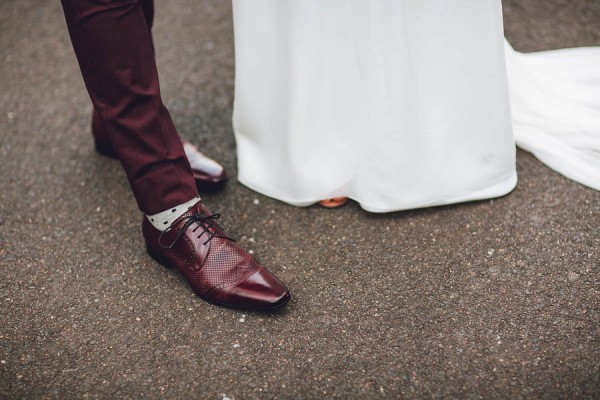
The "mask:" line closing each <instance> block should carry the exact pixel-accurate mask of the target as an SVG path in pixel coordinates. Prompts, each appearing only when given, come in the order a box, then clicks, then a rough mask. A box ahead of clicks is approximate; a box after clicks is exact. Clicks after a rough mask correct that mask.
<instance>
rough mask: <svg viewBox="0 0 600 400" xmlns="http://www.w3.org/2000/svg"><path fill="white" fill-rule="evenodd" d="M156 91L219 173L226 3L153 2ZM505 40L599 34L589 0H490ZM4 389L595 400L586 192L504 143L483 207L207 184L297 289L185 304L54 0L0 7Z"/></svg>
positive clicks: (596, 248) (43, 393)
mask: <svg viewBox="0 0 600 400" xmlns="http://www.w3.org/2000/svg"><path fill="white" fill-rule="evenodd" d="M156 17H157V18H156V26H155V29H154V34H155V39H156V49H157V57H158V64H159V70H160V76H161V84H162V88H163V96H164V100H165V102H166V104H167V106H168V108H169V109H170V111H171V113H172V116H173V118H174V120H175V123H176V125H177V126H178V127H179V130H180V133H181V135H182V136H183V137H185V138H188V139H190V140H192V141H193V142H194V143H196V144H197V145H199V146H200V147H201V148H202V149H204V150H205V151H206V152H207V153H208V154H210V155H211V156H213V157H214V158H216V159H218V160H220V161H222V162H223V163H224V165H225V166H226V168H227V169H228V170H229V171H230V172H231V175H233V176H235V174H236V163H235V143H234V139H233V135H232V128H231V121H230V120H231V111H232V100H233V78H234V58H233V44H232V39H233V32H232V20H231V5H230V2H228V1H223V0H211V1H208V0H205V1H194V0H169V1H166V0H161V1H158V2H157V14H156ZM505 22H506V34H507V37H508V38H509V39H510V41H511V42H512V43H513V45H514V46H515V48H516V49H517V50H521V51H533V50H543V49H552V48H561V47H573V46H584V45H600V1H596V0H510V1H505ZM0 29H1V33H2V35H1V36H0V60H1V63H0V86H1V90H0V121H1V128H0V129H1V131H0V135H1V136H0V138H1V142H0V166H1V173H0V310H1V311H0V312H1V318H2V320H1V323H0V398H60V399H64V398H87V397H89V398H133V399H137V398H206V399H215V400H221V399H225V398H230V399H238V400H239V399H252V398H261V399H262V398H283V399H285V398H295V399H299V398H306V399H311V398H361V399H373V398H414V397H458V398H464V397H470V398H477V397H481V398H530V397H535V398H594V397H596V398H597V397H598V396H599V387H600V344H599V340H600V315H599V313H600V297H599V292H598V290H599V283H600V263H599V256H600V228H599V227H600V193H598V192H595V191H593V190H590V189H587V188H585V187H583V186H581V185H579V184H577V183H575V182H572V181H570V180H568V179H565V178H564V177H562V176H560V175H559V174H557V173H555V172H553V171H551V170H550V169H548V168H546V167H545V166H544V165H542V164H541V163H540V162H539V161H537V160H536V159H535V158H534V157H532V156H531V155H530V154H528V153H525V152H523V151H519V152H518V172H519V179H520V180H519V184H518V186H517V188H516V190H515V191H514V192H513V193H511V194H510V195H508V196H506V197H503V198H500V199H496V200H493V201H482V202H474V203H468V204H462V205H456V206H448V207H439V208H434V209H424V210H415V211H408V212H399V213H391V214H384V215H374V214H369V213H366V212H364V211H362V210H361V209H360V208H359V207H357V206H356V204H352V203H351V204H349V205H347V206H345V207H343V208H341V209H337V210H327V209H323V208H319V207H318V206H314V207H309V208H303V209H301V208H293V207H290V206H287V205H285V204H282V203H280V202H277V201H275V200H272V199H269V198H266V197H263V196H260V195H258V194H256V193H254V192H252V191H250V190H249V189H247V188H245V187H243V186H241V185H240V184H239V183H237V182H236V180H235V178H234V179H232V180H231V181H230V182H229V183H228V185H227V186H226V187H225V189H224V190H223V191H221V192H218V193H215V194H210V195H206V196H204V198H205V201H206V203H207V204H208V205H209V207H210V208H211V209H213V210H218V211H219V212H221V213H222V214H223V215H224V219H225V221H224V224H225V226H226V227H227V228H228V229H229V230H230V231H232V232H233V233H235V234H236V235H237V237H238V238H239V239H240V241H241V243H242V244H243V245H244V246H245V247H246V248H248V249H251V250H253V251H254V254H255V255H256V256H257V257H258V259H259V260H261V261H262V262H263V263H264V264H266V265H267V266H268V267H269V268H270V269H271V270H272V271H274V272H275V273H276V274H277V275H278V276H280V277H281V278H282V279H283V280H284V281H285V282H287V283H288V285H289V287H290V288H291V290H292V292H293V294H294V299H293V300H292V302H291V303H290V304H289V306H288V307H287V308H286V309H285V310H283V311H281V312H279V313H274V314H259V313H242V312H239V311H234V310H228V309H225V308H220V307H216V306H212V305H209V304H207V303H205V302H203V301H201V300H199V299H198V298H197V297H195V296H194V295H193V293H192V291H191V290H190V288H189V287H188V286H187V284H186V283H185V281H184V280H183V279H182V277H181V276H180V275H179V274H177V273H175V272H173V271H169V270H166V269H165V268H163V267H161V266H159V265H158V264H156V263H155V262H154V261H153V260H152V259H151V258H150V257H148V256H147V255H146V253H145V250H144V245H143V241H142V237H141V234H140V221H141V215H140V213H139V212H138V210H137V208H136V204H135V201H134V199H133V197H132V195H131V193H130V190H129V187H128V185H127V181H126V178H125V175H124V174H123V172H122V170H121V167H120V166H119V164H118V162H116V161H113V160H109V159H107V158H104V157H102V156H99V155H97V154H96V153H95V152H94V151H93V149H92V141H91V136H90V132H89V122H90V111H91V106H90V101H89V99H88V97H87V93H86V91H85V89H84V86H83V81H82V79H81V76H80V73H79V70H78V66H77V63H76V60H75V56H74V54H73V50H72V48H71V44H70V42H69V39H68V36H67V30H66V26H65V23H64V18H63V16H62V11H61V8H60V3H59V2H58V1H40V0H37V1H34V0H19V1H3V2H0Z"/></svg>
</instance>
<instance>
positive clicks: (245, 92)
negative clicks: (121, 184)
mask: <svg viewBox="0 0 600 400" xmlns="http://www.w3.org/2000/svg"><path fill="white" fill-rule="evenodd" d="M233 11H234V29H235V52H236V86H235V104H234V116H233V124H234V131H235V137H236V142H237V149H238V166H239V180H240V182H241V183H243V184H245V185H246V186H248V187H250V188H252V189H254V190H256V191H258V192H260V193H263V194H265V195H267V196H270V197H273V198H276V199H279V200H282V201H284V202H287V203H290V204H293V205H299V206H303V205H309V204H313V203H315V202H317V201H319V200H321V199H327V198H332V197H338V196H348V197H350V198H352V199H354V200H356V201H357V202H359V203H360V205H361V206H362V207H363V208H364V209H366V210H368V211H373V212H386V211H395V210H404V209H411V208H419V207H427V206H434V205H442V204H449V203H456V202H463V201H469V200H477V199H485V198H491V197H497V196H502V195H504V194H506V193H508V192H510V191H511V190H512V189H513V188H514V186H515V185H516V183H517V175H516V170H515V139H516V143H517V144H518V145H519V146H521V147H523V148H524V149H526V150H528V151H531V152H532V153H534V154H535V155H536V156H537V157H538V158H539V159H540V160H542V161H543V162H544V163H546V164H547V165H549V166H550V167H551V168H553V169H555V170H557V171H559V172H560V173H562V174H564V175H566V176H568V177H570V178H572V179H574V180H576V181H578V182H581V183H583V184H585V185H588V186H590V187H593V188H595V189H597V190H600V50H599V49H596V48H593V49H575V50H564V51H554V52H544V53H538V54H531V55H524V54H519V53H516V52H514V51H513V50H512V48H510V46H509V45H508V44H507V43H505V40H504V36H503V26H502V9H501V2H500V0H418V1H417V0H318V1H317V0H233ZM509 88H510V94H509ZM513 130H514V135H513Z"/></svg>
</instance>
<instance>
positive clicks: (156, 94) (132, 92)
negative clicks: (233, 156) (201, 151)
mask: <svg viewBox="0 0 600 400" xmlns="http://www.w3.org/2000/svg"><path fill="white" fill-rule="evenodd" d="M62 5H63V10H64V13H65V18H66V20H67V26H68V28H69V34H70V36H71V42H72V43H73V48H74V49H75V54H76V55H77V60H78V61H79V66H80V68H81V73H82V75H83V79H84V81H85V85H86V87H87V89H88V92H89V94H90V97H91V99H92V103H93V104H94V111H95V112H96V113H98V114H99V115H100V117H101V124H102V129H101V131H102V132H103V133H104V134H105V135H106V139H108V141H109V142H110V144H111V145H112V146H113V147H114V149H115V151H116V153H117V156H118V158H119V160H120V161H121V164H122V165H123V168H124V169H125V173H126V174H127V178H128V179H129V183H130V185H131V188H132V190H133V193H134V195H135V198H136V200H137V203H138V206H139V207H140V209H141V210H142V211H143V212H144V213H146V214H155V213H157V212H160V211H164V210H166V209H168V208H170V207H172V206H174V205H177V204H181V203H184V202H186V201H188V200H190V199H192V198H193V197H195V196H197V194H198V192H197V189H196V184H195V181H194V177H193V175H192V172H191V170H190V165H189V162H188V160H187V157H186V156H185V153H184V151H183V146H182V144H181V139H180V138H179V134H178V133H177V130H176V129H175V126H174V125H173V121H172V120H171V117H170V115H169V112H168V111H167V109H166V108H165V106H164V105H163V103H162V99H161V96H160V88H159V82H158V72H157V70H156V63H155V61H154V50H153V46H152V38H151V34H150V27H151V22H152V14H153V10H152V2H151V1H148V0H146V1H141V0H62Z"/></svg>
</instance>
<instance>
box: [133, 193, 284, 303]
mask: <svg viewBox="0 0 600 400" xmlns="http://www.w3.org/2000/svg"><path fill="white" fill-rule="evenodd" d="M218 218H219V214H211V213H210V212H209V211H208V210H207V209H206V207H204V206H203V205H202V202H201V201H199V202H198V203H197V204H196V205H194V206H193V207H191V208H190V209H189V210H188V211H187V212H186V213H185V214H184V215H182V216H181V217H179V218H178V219H177V220H175V221H174V222H173V224H172V225H171V227H170V228H168V229H167V230H166V231H164V232H161V231H159V230H158V229H156V228H155V227H154V226H153V225H152V224H151V223H150V221H148V219H147V218H146V217H144V222H143V224H142V232H143V234H144V239H145V240H146V246H147V249H148V254H150V256H151V257H152V258H154V259H155V260H156V261H158V262H159V263H160V264H162V265H164V266H166V267H169V268H177V269H178V270H179V271H180V272H181V273H182V274H183V276H184V277H185V278H186V280H187V281H188V282H189V284H190V285H191V287H192V289H193V290H194V292H195V293H196V294H197V295H198V296H199V297H200V298H202V299H203V300H206V301H208V302H210V303H214V304H218V305H222V306H227V307H236V308H245V309H252V310H273V309H277V308H280V307H282V306H284V305H285V304H286V303H287V302H288V301H289V300H290V298H291V296H290V293H289V291H288V289H287V287H285V285H284V284H283V283H281V281H279V279H277V278H276V277H275V276H274V275H273V274H271V273H270V272H269V271H267V269H266V268H264V267H263V266H261V265H259V264H258V263H257V262H256V261H255V260H254V258H252V256H251V255H250V254H248V253H247V252H246V251H245V250H244V249H242V248H241V247H240V246H238V245H237V244H236V243H235V241H234V240H233V239H232V238H231V237H230V236H229V235H228V234H227V233H226V232H225V231H224V230H223V229H222V228H221V227H220V226H219V225H218V224H217V222H216V219H218Z"/></svg>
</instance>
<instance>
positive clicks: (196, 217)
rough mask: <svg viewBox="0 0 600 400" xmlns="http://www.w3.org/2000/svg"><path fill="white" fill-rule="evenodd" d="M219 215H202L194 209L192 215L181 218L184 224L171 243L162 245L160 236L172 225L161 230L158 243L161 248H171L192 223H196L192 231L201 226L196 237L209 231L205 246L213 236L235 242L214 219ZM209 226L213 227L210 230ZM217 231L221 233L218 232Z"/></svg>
mask: <svg viewBox="0 0 600 400" xmlns="http://www.w3.org/2000/svg"><path fill="white" fill-rule="evenodd" d="M220 217H221V214H210V215H203V214H202V213H200V212H198V211H196V212H195V213H194V214H193V215H189V216H187V217H184V218H183V219H184V220H186V221H185V224H184V225H183V227H182V228H181V229H180V230H179V232H178V233H177V236H175V239H173V241H172V242H171V244H169V245H168V246H165V245H163V244H162V237H163V235H164V234H165V233H167V232H170V231H171V230H172V229H173V225H171V226H170V227H169V228H167V229H166V230H164V231H163V232H161V234H160V236H159V237H158V244H159V245H160V247H162V248H163V249H170V248H172V247H173V246H174V245H175V243H177V241H178V240H179V238H180V237H181V236H183V234H184V233H185V232H186V231H187V229H188V228H189V227H190V226H192V224H194V223H195V224H196V227H195V228H194V229H193V230H192V232H194V233H196V231H197V230H198V229H199V228H200V227H202V228H203V230H202V232H201V233H200V234H199V235H198V239H200V237H201V236H202V235H204V234H205V233H206V232H209V233H210V235H209V236H208V239H206V240H205V241H204V245H205V246H206V244H207V243H208V242H210V241H211V240H212V239H213V238H215V237H219V238H223V239H228V240H231V241H232V242H235V240H234V239H233V238H232V237H231V236H229V234H227V232H225V230H223V228H221V226H220V225H219V224H218V223H217V222H216V220H217V219H219V218H220ZM210 228H213V229H212V230H211V229H210ZM219 232H220V233H221V234H219Z"/></svg>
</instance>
